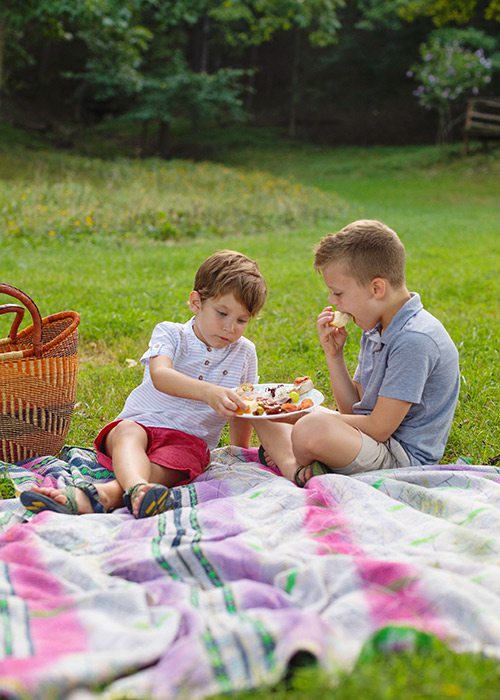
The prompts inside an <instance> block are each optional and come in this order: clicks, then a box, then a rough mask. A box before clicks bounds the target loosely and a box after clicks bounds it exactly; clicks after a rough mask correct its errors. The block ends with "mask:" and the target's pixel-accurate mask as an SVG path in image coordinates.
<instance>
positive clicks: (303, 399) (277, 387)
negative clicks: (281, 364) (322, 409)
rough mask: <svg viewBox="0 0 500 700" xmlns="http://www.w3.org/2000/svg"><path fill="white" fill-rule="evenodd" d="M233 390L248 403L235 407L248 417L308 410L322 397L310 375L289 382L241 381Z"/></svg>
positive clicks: (270, 416)
mask: <svg viewBox="0 0 500 700" xmlns="http://www.w3.org/2000/svg"><path fill="white" fill-rule="evenodd" d="M235 390H236V391H237V393H238V394H239V395H240V396H241V398H242V399H243V401H244V402H245V403H246V404H247V408H246V410H241V409H238V411H237V414H238V415H239V416H240V417H241V418H250V419H251V420H256V419H276V418H284V417H285V416H286V415H288V414H293V416H298V415H301V414H303V413H309V411H312V410H313V409H314V408H315V407H316V406H320V405H321V404H322V403H323V401H324V400H325V397H324V396H323V394H322V393H321V392H320V391H318V390H317V389H315V388H314V384H313V382H312V379H311V378H310V377H297V378H296V379H295V380H294V381H293V382H291V383H288V384H286V383H284V382H273V383H268V384H240V386H238V387H236V389H235Z"/></svg>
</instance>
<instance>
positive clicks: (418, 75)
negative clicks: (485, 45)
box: [411, 35, 492, 109]
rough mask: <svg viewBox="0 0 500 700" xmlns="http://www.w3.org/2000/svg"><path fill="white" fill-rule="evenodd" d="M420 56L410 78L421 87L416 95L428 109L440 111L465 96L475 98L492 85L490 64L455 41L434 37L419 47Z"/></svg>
mask: <svg viewBox="0 0 500 700" xmlns="http://www.w3.org/2000/svg"><path fill="white" fill-rule="evenodd" d="M420 56H421V63H417V64H415V65H414V66H412V72H411V75H414V76H415V79H416V80H418V81H419V83H420V85H419V86H418V88H417V90H416V91H415V94H416V96H417V97H418V99H419V102H420V104H421V105H422V106H423V107H426V108H427V109H432V108H434V109H439V108H440V107H441V105H443V104H447V103H448V102H450V101H453V100H456V99H458V98H459V97H461V96H462V95H464V94H466V93H468V92H472V93H473V94H475V95H477V94H478V93H479V91H480V90H481V88H482V87H484V86H486V85H488V84H489V83H490V82H491V67H492V61H491V59H489V58H487V57H486V56H485V55H484V51H483V50H482V49H481V48H479V49H477V50H476V51H472V50H471V49H468V48H466V47H465V46H464V45H463V44H461V43H460V42H459V41H458V40H452V41H451V42H448V41H446V39H444V38H443V36H442V35H439V36H438V35H434V36H432V37H431V38H430V39H429V41H428V42H426V43H425V44H422V46H421V47H420Z"/></svg>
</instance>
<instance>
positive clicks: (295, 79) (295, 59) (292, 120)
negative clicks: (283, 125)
mask: <svg viewBox="0 0 500 700" xmlns="http://www.w3.org/2000/svg"><path fill="white" fill-rule="evenodd" d="M299 64H300V29H298V27H295V29H294V30H293V56H292V75H291V85H290V114H289V119H288V136H289V137H290V138H291V139H294V138H295V137H296V135H297V103H298V99H299V98H298V94H297V93H298V85H299Z"/></svg>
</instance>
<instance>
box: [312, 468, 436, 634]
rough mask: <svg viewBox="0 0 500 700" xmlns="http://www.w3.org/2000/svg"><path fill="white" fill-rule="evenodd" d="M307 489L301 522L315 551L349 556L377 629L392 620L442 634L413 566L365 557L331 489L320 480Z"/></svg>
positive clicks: (322, 553)
mask: <svg viewBox="0 0 500 700" xmlns="http://www.w3.org/2000/svg"><path fill="white" fill-rule="evenodd" d="M306 492H307V512H306V516H305V523H304V525H305V528H306V530H307V532H308V533H309V534H310V536H311V537H312V538H313V539H314V541H315V542H316V544H317V553H318V554H320V555H332V554H348V555H351V556H352V562H353V564H354V565H355V566H356V569H357V572H358V576H359V578H360V580H361V581H362V583H363V590H364V593H365V596H366V598H367V602H368V606H369V609H370V614H371V618H372V621H373V623H374V625H375V626H376V627H377V628H380V627H384V626H385V625H388V624H391V623H405V624H408V625H412V626H413V627H416V628H419V629H423V630H425V631H426V632H430V633H432V634H435V635H437V636H439V637H442V638H443V637H445V636H446V633H445V630H444V628H443V626H442V624H441V622H440V620H439V619H437V618H436V617H435V616H434V615H433V614H432V606H431V604H430V601H429V600H427V599H426V598H425V597H424V596H423V595H422V594H421V593H420V592H419V590H418V589H419V581H418V576H419V574H418V572H417V571H416V569H414V568H413V567H411V566H409V565H407V564H402V563H399V562H392V561H383V560H377V559H371V558H368V556H367V555H366V554H365V553H364V551H363V550H362V548H361V547H360V546H359V545H358V544H357V543H356V542H354V541H353V537H352V534H351V532H350V529H349V524H348V520H347V519H346V518H345V517H344V515H343V512H342V510H341V508H340V506H339V504H338V503H337V502H336V501H335V498H334V496H333V494H332V492H331V491H330V490H329V489H328V488H325V487H323V486H322V484H321V481H320V480H315V481H311V482H310V483H309V485H308V487H307V489H306Z"/></svg>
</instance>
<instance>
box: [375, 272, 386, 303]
mask: <svg viewBox="0 0 500 700" xmlns="http://www.w3.org/2000/svg"><path fill="white" fill-rule="evenodd" d="M372 292H373V296H374V297H375V298H376V299H383V298H384V296H385V293H386V292H387V280H385V279H384V278H383V277H374V278H373V279H372Z"/></svg>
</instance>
